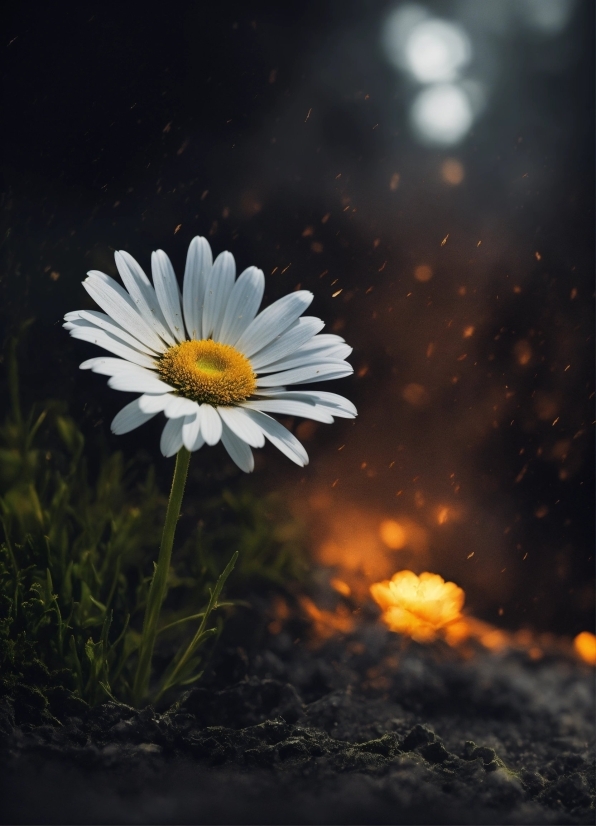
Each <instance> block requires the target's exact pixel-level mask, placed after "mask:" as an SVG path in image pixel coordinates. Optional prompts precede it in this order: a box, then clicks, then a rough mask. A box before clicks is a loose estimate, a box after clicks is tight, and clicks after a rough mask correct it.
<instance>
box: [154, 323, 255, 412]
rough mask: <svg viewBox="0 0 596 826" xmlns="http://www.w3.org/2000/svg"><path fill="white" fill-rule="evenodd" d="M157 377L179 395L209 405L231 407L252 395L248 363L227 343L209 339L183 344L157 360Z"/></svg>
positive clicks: (251, 380) (252, 383)
mask: <svg viewBox="0 0 596 826" xmlns="http://www.w3.org/2000/svg"><path fill="white" fill-rule="evenodd" d="M158 369H159V375H160V377H161V378H162V379H163V380H164V381H165V382H167V383H168V384H171V385H172V387H175V388H176V390H178V392H179V393H180V395H181V396H185V397H186V398H187V399H192V400H193V401H196V402H206V403H207V404H213V405H233V404H237V403H238V402H242V401H244V400H245V399H247V398H248V397H249V396H250V395H251V394H252V393H254V391H255V389H256V387H257V382H256V375H255V373H254V372H253V369H252V366H251V363H250V361H249V360H248V359H247V358H246V356H244V355H242V353H240V352H238V350H236V349H235V348H234V347H231V346H230V345H229V344H220V343H219V342H217V341H212V340H211V339H203V340H202V341H183V342H182V344H177V345H176V346H175V347H170V348H169V350H166V352H165V353H164V354H163V356H162V357H161V358H160V360H159V367H158Z"/></svg>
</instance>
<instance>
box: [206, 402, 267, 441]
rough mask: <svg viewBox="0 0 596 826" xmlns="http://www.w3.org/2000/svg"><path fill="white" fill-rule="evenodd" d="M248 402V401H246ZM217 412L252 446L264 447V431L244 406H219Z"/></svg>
mask: <svg viewBox="0 0 596 826" xmlns="http://www.w3.org/2000/svg"><path fill="white" fill-rule="evenodd" d="M245 404H246V403H245ZM217 412H218V413H219V415H220V416H221V418H222V420H223V423H224V424H225V425H227V427H228V429H229V430H231V431H232V433H235V434H236V436H238V438H239V439H242V440H243V441H245V442H246V444H248V445H250V446H251V447H263V445H264V444H265V437H264V436H263V431H262V430H261V428H260V427H259V426H258V425H256V424H255V423H254V422H253V420H252V419H251V418H250V416H249V415H247V414H246V413H245V412H244V410H243V409H242V407H218V408H217Z"/></svg>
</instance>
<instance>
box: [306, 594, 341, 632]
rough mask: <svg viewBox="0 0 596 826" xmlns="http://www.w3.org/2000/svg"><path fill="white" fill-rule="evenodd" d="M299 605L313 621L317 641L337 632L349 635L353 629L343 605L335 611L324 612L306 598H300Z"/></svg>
mask: <svg viewBox="0 0 596 826" xmlns="http://www.w3.org/2000/svg"><path fill="white" fill-rule="evenodd" d="M300 605H301V607H302V609H303V611H304V612H305V613H306V614H307V616H308V617H310V619H311V620H312V621H313V625H314V632H315V635H316V637H317V638H318V639H319V640H325V639H327V638H328V637H332V636H333V635H334V634H336V633H338V632H339V633H340V634H349V633H350V631H352V630H353V628H354V619H353V617H352V615H351V613H350V611H349V609H348V608H347V607H346V606H345V605H339V606H338V607H337V610H336V611H325V610H323V609H322V608H318V607H317V606H316V605H315V604H314V602H313V601H312V600H311V599H309V598H308V597H306V596H303V597H301V598H300Z"/></svg>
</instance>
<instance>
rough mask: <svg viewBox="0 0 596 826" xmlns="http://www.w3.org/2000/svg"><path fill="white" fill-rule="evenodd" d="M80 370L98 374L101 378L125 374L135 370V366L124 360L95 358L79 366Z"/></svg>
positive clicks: (106, 357) (136, 366)
mask: <svg viewBox="0 0 596 826" xmlns="http://www.w3.org/2000/svg"><path fill="white" fill-rule="evenodd" d="M79 369H80V370H91V372H93V373H99V374H100V375H101V376H118V375H120V374H121V373H126V372H127V371H128V372H131V371H134V370H137V369H138V365H137V364H131V362H130V361H124V359H114V358H110V357H109V356H96V357H95V358H93V359H87V361H83V362H81V364H79Z"/></svg>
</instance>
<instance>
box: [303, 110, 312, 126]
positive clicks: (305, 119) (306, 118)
mask: <svg viewBox="0 0 596 826" xmlns="http://www.w3.org/2000/svg"><path fill="white" fill-rule="evenodd" d="M311 112H312V109H309V110H308V114H307V116H306V117H305V118H304V123H306V121H307V120H308V119H309V118H310V113H311Z"/></svg>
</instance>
